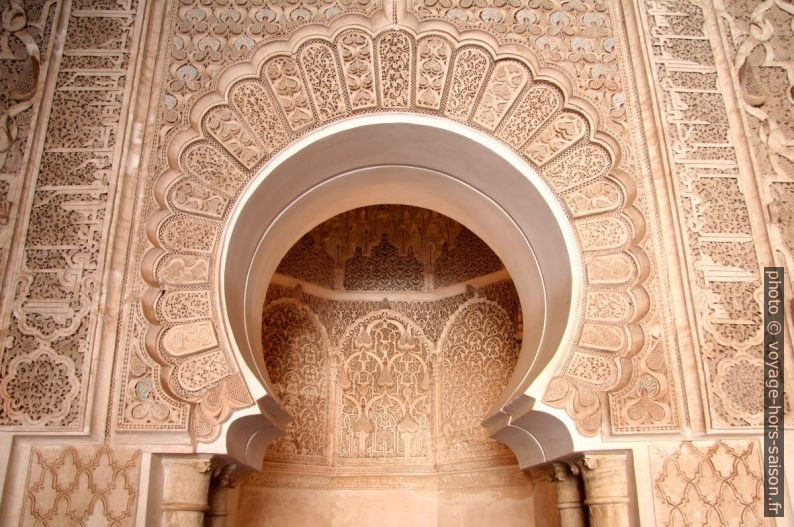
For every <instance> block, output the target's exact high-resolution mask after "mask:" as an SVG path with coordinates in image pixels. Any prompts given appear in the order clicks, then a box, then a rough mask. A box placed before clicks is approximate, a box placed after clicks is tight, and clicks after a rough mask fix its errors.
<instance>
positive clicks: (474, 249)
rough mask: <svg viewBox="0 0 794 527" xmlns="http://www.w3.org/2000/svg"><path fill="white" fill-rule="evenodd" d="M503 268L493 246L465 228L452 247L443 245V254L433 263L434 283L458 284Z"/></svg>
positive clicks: (440, 285)
mask: <svg viewBox="0 0 794 527" xmlns="http://www.w3.org/2000/svg"><path fill="white" fill-rule="evenodd" d="M501 268H502V261H501V260H499V257H498V256H496V254H495V253H494V252H493V251H492V250H491V248H490V247H488V245H487V244H486V243H485V242H484V241H482V240H481V239H480V238H478V237H477V236H475V235H474V234H473V233H472V232H471V231H470V230H468V229H465V228H464V229H461V231H460V232H459V233H458V235H457V236H456V237H455V245H454V246H453V247H452V248H451V249H450V247H449V244H447V243H444V244H443V245H442V246H441V254H440V255H439V257H438V258H436V261H435V262H434V264H433V285H434V286H435V287H444V286H446V285H450V284H457V283H460V282H465V281H466V280H470V279H472V278H474V277H476V276H482V275H486V274H489V273H494V272H496V271H498V270H500V269H501Z"/></svg>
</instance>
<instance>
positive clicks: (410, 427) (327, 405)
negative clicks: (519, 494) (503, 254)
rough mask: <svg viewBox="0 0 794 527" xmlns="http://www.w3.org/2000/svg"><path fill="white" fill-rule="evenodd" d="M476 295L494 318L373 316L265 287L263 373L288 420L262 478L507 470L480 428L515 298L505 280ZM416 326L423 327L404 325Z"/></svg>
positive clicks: (374, 305) (501, 372)
mask: <svg viewBox="0 0 794 527" xmlns="http://www.w3.org/2000/svg"><path fill="white" fill-rule="evenodd" d="M486 287H487V288H488V290H489V294H490V295H491V296H492V297H494V298H496V299H498V300H499V301H500V302H504V307H502V305H500V304H498V303H496V302H494V301H492V300H487V299H485V298H481V297H474V298H469V299H468V300H467V299H466V298H465V297H463V295H455V296H453V297H450V298H444V299H438V300H435V301H427V300H414V301H408V300H406V301H401V302H393V303H389V307H386V308H384V307H379V306H378V304H379V303H378V302H362V301H354V300H342V299H334V298H333V296H332V297H331V298H327V299H326V298H319V297H315V296H313V295H310V294H307V293H305V292H300V293H298V294H297V296H296V290H294V289H287V288H284V287H282V286H278V285H275V284H271V286H270V288H269V291H268V297H267V301H266V304H265V308H264V315H263V320H262V331H263V333H262V335H263V347H264V358H265V364H266V366H267V371H268V377H269V378H270V381H271V384H272V386H273V389H274V390H275V394H276V395H277V396H278V397H279V399H280V400H281V403H282V405H283V406H284V408H285V409H286V410H287V411H288V412H289V413H290V414H291V415H292V416H293V418H294V420H293V421H292V422H291V423H290V424H289V425H288V427H287V429H286V431H285V436H284V437H283V438H282V439H279V440H277V441H276V442H275V443H274V444H273V445H272V446H271V447H270V448H269V449H268V453H267V456H266V458H265V468H266V470H270V469H273V468H275V469H277V470H278V471H284V470H287V471H289V468H288V467H289V465H290V464H292V463H297V464H298V466H300V467H306V466H307V465H314V466H326V465H331V466H364V465H368V464H372V463H377V464H378V465H379V466H383V467H390V468H389V469H388V470H389V471H390V472H391V473H394V474H400V473H403V472H406V471H408V472H410V471H411V467H419V466H426V465H432V464H443V465H448V466H452V465H454V466H457V467H459V468H466V467H468V469H471V468H473V467H474V465H473V463H474V464H476V465H477V466H478V467H483V466H492V465H502V464H504V463H505V462H510V460H512V459H513V458H512V454H510V452H509V451H508V450H507V449H506V448H505V447H503V446H501V445H499V444H498V443H496V442H495V441H494V440H493V439H490V438H489V437H488V436H487V434H486V432H485V429H484V428H483V427H482V425H481V421H482V419H483V418H484V416H485V415H486V413H487V412H488V410H490V409H491V406H493V404H494V403H495V401H496V400H497V399H498V397H499V396H500V395H501V392H502V390H503V389H504V387H505V386H506V385H507V382H508V379H509V378H510V375H511V374H512V371H513V369H514V367H515V363H516V360H517V358H518V349H519V344H518V341H517V340H516V326H515V323H514V321H515V319H516V314H515V313H509V312H508V311H506V309H515V305H517V298H515V289H514V288H513V286H512V282H510V281H509V280H502V281H499V282H495V283H492V284H490V285H488V286H486ZM484 290H485V288H484V289H483V291H484ZM511 292H512V293H511ZM332 294H333V293H332ZM450 302H451V303H450ZM513 302H515V304H513ZM448 303H449V306H446V304H448ZM315 312H316V313H317V314H316V315H315ZM418 314H422V315H425V316H424V318H419V319H418V321H417V320H416V319H412V318H411V316H412V315H413V316H415V315H418ZM424 328H428V329H429V330H430V331H431V332H433V333H435V335H436V339H438V340H437V341H434V340H431V339H429V338H428V337H427V336H426V334H425V332H424V331H423V329H424ZM438 328H443V329H438ZM326 331H327V334H328V335H329V336H331V339H329V338H328V337H327V336H326ZM329 357H330V360H329ZM329 445H333V449H332V450H333V451H330V450H329V449H328V447H329ZM512 462H514V461H512ZM285 464H286V465H285Z"/></svg>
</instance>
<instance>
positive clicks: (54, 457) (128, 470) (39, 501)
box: [20, 446, 141, 527]
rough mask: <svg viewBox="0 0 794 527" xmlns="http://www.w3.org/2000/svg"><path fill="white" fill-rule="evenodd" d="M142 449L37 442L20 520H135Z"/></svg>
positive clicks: (43, 522)
mask: <svg viewBox="0 0 794 527" xmlns="http://www.w3.org/2000/svg"><path fill="white" fill-rule="evenodd" d="M140 456H141V451H140V450H138V449H135V448H124V447H121V448H119V447H113V448H110V447H107V446H101V447H94V446H80V447H68V448H61V447H37V448H34V449H33V452H32V454H31V461H30V469H29V471H28V474H27V476H28V484H27V487H26V490H25V503H24V510H23V514H22V521H21V523H20V525H24V526H33V525H37V526H48V527H55V526H58V525H115V526H118V527H124V526H131V525H134V524H135V522H134V518H135V504H136V500H137V498H138V471H139V469H140Z"/></svg>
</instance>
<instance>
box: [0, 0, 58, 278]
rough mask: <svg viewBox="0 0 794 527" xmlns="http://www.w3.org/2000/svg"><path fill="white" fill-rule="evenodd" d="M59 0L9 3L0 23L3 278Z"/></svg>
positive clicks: (13, 0)
mask: <svg viewBox="0 0 794 527" xmlns="http://www.w3.org/2000/svg"><path fill="white" fill-rule="evenodd" d="M59 7H60V6H59V3H58V2H56V1H54V0H49V1H46V0H39V1H34V2H22V0H9V1H7V2H4V3H3V7H2V13H0V15H1V16H2V18H1V19H0V20H2V24H1V25H0V270H2V273H0V278H2V276H3V274H4V272H5V269H6V261H7V258H8V250H9V248H10V243H11V235H12V231H13V229H12V228H9V227H8V226H9V224H10V223H11V220H12V217H13V216H12V214H11V211H12V208H13V207H14V206H15V205H16V206H18V205H19V200H20V192H21V191H22V180H23V177H24V172H23V170H24V168H25V164H24V160H25V159H26V156H28V155H29V154H28V143H29V142H28V138H29V135H30V132H31V123H32V122H33V120H34V116H35V115H36V113H37V109H38V107H37V105H36V103H35V100H34V98H35V95H36V93H37V92H38V91H39V89H40V87H41V86H42V84H43V75H42V73H41V72H42V70H43V68H45V67H46V65H47V64H46V63H47V62H48V57H47V49H48V47H49V42H50V38H51V35H52V33H51V29H52V21H53V18H54V13H55V12H56V11H57V9H58V8H59Z"/></svg>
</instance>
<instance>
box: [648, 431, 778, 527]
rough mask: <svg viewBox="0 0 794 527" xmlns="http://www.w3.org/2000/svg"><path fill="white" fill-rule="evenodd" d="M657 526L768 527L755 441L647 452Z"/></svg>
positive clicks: (688, 444)
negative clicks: (740, 526) (735, 526)
mask: <svg viewBox="0 0 794 527" xmlns="http://www.w3.org/2000/svg"><path fill="white" fill-rule="evenodd" d="M650 455H651V470H652V475H653V496H654V502H655V509H656V521H657V522H658V524H659V525H693V526H694V525H697V526H701V525H702V526H706V525H719V526H720V527H728V526H731V525H742V526H757V527H761V526H764V527H771V526H772V525H774V520H772V519H771V518H769V519H766V518H764V507H763V500H764V487H763V484H764V482H763V476H762V467H761V457H760V455H759V445H758V443H757V442H755V441H718V442H716V443H699V442H685V443H680V444H679V445H676V446H675V447H673V448H671V449H668V448H665V447H663V446H658V447H657V446H652V447H650Z"/></svg>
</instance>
